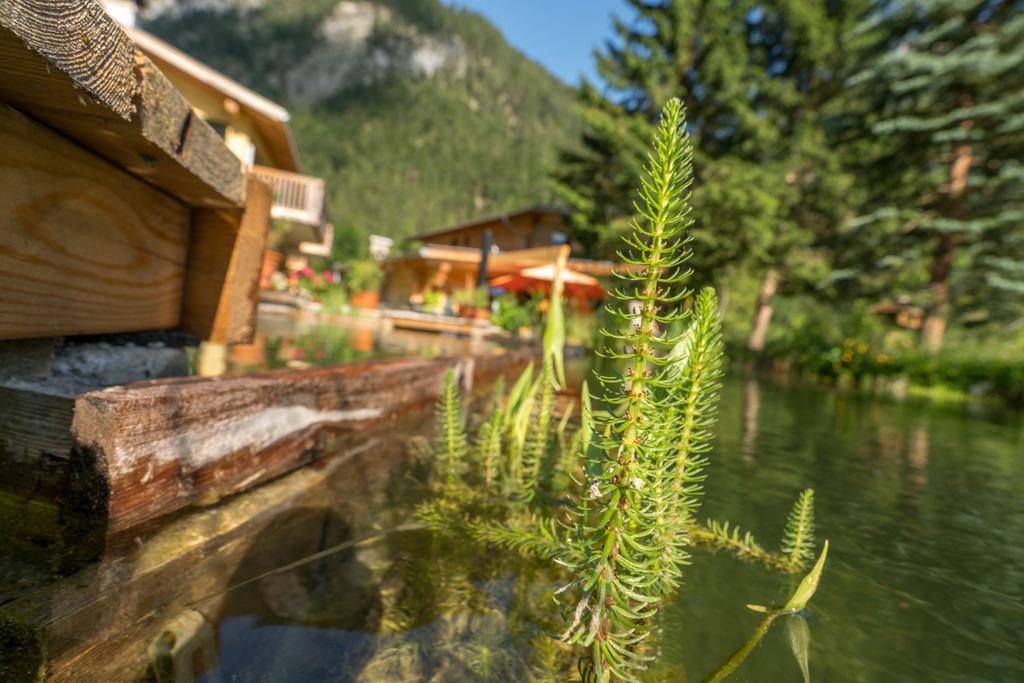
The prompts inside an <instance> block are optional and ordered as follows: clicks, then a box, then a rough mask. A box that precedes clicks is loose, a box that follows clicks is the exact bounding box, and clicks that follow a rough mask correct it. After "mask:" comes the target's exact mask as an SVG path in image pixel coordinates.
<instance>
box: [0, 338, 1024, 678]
mask: <svg viewBox="0 0 1024 683" xmlns="http://www.w3.org/2000/svg"><path fill="white" fill-rule="evenodd" d="M267 344H268V347H269V346H270V341H269V338H268V341H267ZM293 346H294V344H293ZM755 405H756V408H754V407H752V406H755ZM717 429H718V437H717V440H716V445H715V449H714V452H713V454H712V456H711V464H710V466H709V470H708V474H709V476H708V480H707V483H706V486H707V489H708V496H707V501H706V503H705V508H704V510H702V515H707V516H710V517H712V518H731V519H737V520H743V521H744V522H749V524H750V527H751V529H750V530H751V531H752V532H753V533H754V534H755V535H756V536H757V537H758V539H759V540H760V541H761V542H762V543H764V544H765V545H768V546H776V545H777V544H778V541H779V536H780V534H781V529H779V528H775V526H774V525H775V524H776V523H777V522H778V520H780V519H782V518H784V517H785V514H786V512H787V511H788V508H789V506H790V504H791V503H792V500H793V499H795V497H796V495H797V493H798V492H799V491H800V490H801V489H802V488H803V487H804V486H805V485H811V486H814V487H815V489H816V496H815V498H816V504H817V515H816V518H817V521H818V526H819V529H818V533H819V539H824V538H829V539H830V540H831V544H832V551H831V552H830V557H829V564H828V566H827V567H826V569H825V575H824V578H823V580H822V584H821V587H820V589H819V591H818V593H817V594H816V596H815V598H814V601H813V603H812V604H811V609H810V610H809V612H808V613H807V614H805V615H802V616H801V617H800V618H799V619H801V620H802V619H804V618H806V622H803V621H790V622H787V624H786V628H776V629H774V630H773V631H771V632H769V633H768V634H767V636H766V637H765V638H764V640H763V642H762V643H761V645H760V646H759V647H758V648H757V649H756V650H755V651H754V653H753V654H752V655H751V658H750V659H749V660H748V661H747V663H746V664H745V665H744V666H743V668H741V669H740V671H739V672H738V674H737V676H736V678H735V680H739V681H743V680H746V681H794V680H797V681H799V680H801V679H802V678H804V676H805V674H804V673H803V669H804V667H805V666H806V667H808V670H809V672H810V675H811V679H812V680H819V681H929V682H931V681H938V682H944V681H948V682H953V681H958V682H959V681H975V680H979V681H1010V680H1024V660H1022V659H1021V657H1020V652H1022V651H1024V635H1022V631H1021V629H1020V623H1021V622H1020V615H1021V614H1024V592H1022V591H1021V586H1022V585H1024V548H1022V546H1021V545H1020V544H1019V543H1017V542H1016V541H1017V540H1018V539H1020V538H1022V537H1024V497H1022V496H1021V495H1020V491H1021V490H1022V488H1024V464H1022V461H1021V452H1020V450H1019V444H1020V443H1021V438H1022V435H1024V428H1022V424H1021V421H1020V420H1019V418H1016V417H1007V416H998V415H997V416H990V417H986V416H965V415H963V414H960V413H958V412H955V411H949V410H948V409H940V408H929V407H921V406H915V405H913V404H895V403H879V402H871V401H867V400H862V399H859V398H847V399H843V400H835V397H834V395H833V394H829V393H827V392H822V391H818V390H800V389H787V388H782V387H779V386H775V385H772V384H767V383H765V384H761V385H760V386H756V385H755V387H754V388H751V386H750V384H749V383H745V382H733V383H727V384H726V386H725V388H724V390H723V396H722V411H721V419H720V422H719V424H718V427H717ZM384 443H385V442H381V444H380V445H375V446H372V447H369V448H368V449H367V450H366V451H365V453H364V454H363V455H362V456H360V457H353V458H352V459H350V460H344V457H345V456H341V457H339V458H336V459H335V460H334V462H335V464H334V465H325V466H326V467H327V468H328V469H327V470H325V471H323V472H317V471H313V470H309V469H307V470H305V471H301V472H297V473H295V474H293V475H289V476H288V477H285V478H284V479H282V480H279V481H278V482H275V483H272V484H269V485H267V486H264V487H260V488H258V489H256V490H254V491H252V492H249V493H246V494H243V495H240V496H236V497H234V498H233V499H231V500H229V501H227V502H225V503H224V504H222V505H221V506H219V507H216V508H210V509H209V510H206V511H203V512H202V513H199V514H196V515H194V516H192V517H191V518H189V519H188V520H183V521H181V522H179V523H176V524H179V526H178V527H173V528H172V529H171V531H168V532H165V533H164V534H163V535H162V536H161V537H160V538H162V540H160V539H159V538H158V539H153V540H150V541H147V542H145V543H143V544H141V545H140V546H139V547H138V548H137V549H136V550H134V551H133V552H132V553H131V554H130V555H129V556H128V557H127V558H126V559H120V560H117V561H111V562H110V563H109V564H108V565H106V566H105V567H104V568H103V569H102V570H93V571H92V573H91V574H90V573H89V572H83V574H82V575H80V576H78V577H71V578H70V579H68V580H67V581H66V582H65V583H62V584H61V588H60V589H59V590H54V591H52V592H50V593H48V594H47V595H48V596H49V597H48V602H44V603H43V607H44V608H45V609H44V611H46V612H47V613H50V614H59V615H61V616H60V618H59V619H58V620H57V622H56V623H57V625H56V626H54V627H52V628H51V629H50V630H49V631H47V635H46V637H47V638H48V639H49V640H48V641H47V646H48V648H49V656H50V657H51V658H53V661H56V662H58V663H59V662H64V663H65V664H66V663H68V662H73V663H74V666H78V667H82V666H84V665H85V663H86V662H88V664H89V666H101V664H102V671H103V673H104V676H105V677H100V678H96V677H93V678H89V677H81V676H79V677H78V678H75V677H74V676H73V675H70V674H67V671H68V670H67V669H65V677H64V679H63V680H75V681H77V680H111V681H113V680H132V678H130V677H125V676H124V675H123V673H124V672H125V671H136V672H137V671H138V670H139V666H140V664H144V663H145V657H146V651H147V648H148V646H149V645H150V644H151V643H152V641H153V639H154V638H155V637H156V635H157V633H158V631H157V630H156V628H157V626H159V625H162V624H165V623H167V622H168V621H170V620H172V619H173V618H175V617H176V616H177V615H180V614H182V613H184V612H185V611H187V610H190V609H194V610H196V611H197V612H199V613H201V614H202V615H203V617H204V618H205V619H207V620H208V621H209V623H210V624H211V625H212V627H213V629H214V630H215V632H216V642H217V650H218V652H217V656H216V658H215V659H216V663H215V665H214V666H212V668H208V670H206V671H205V672H203V680H205V681H208V682H209V683H218V682H220V681H225V682H226V681H233V680H240V681H245V680H268V681H289V682H290V681H299V682H303V681H317V682H319V681H359V682H360V683H376V682H381V681H426V680H436V681H474V682H475V681H519V680H529V679H530V677H531V675H532V673H531V672H537V671H539V670H542V669H544V668H545V667H546V666H548V667H550V665H551V664H552V663H554V664H558V663H559V662H561V661H564V652H563V651H561V650H560V649H559V646H558V644H557V643H556V642H555V641H554V640H553V639H551V638H549V637H547V634H552V633H556V634H557V633H558V632H559V629H560V627H562V622H561V620H560V616H559V615H558V613H557V610H556V608H555V606H554V604H553V601H552V597H551V596H552V593H553V592H554V590H555V589H557V588H558V585H557V583H555V582H554V581H553V577H552V576H551V575H550V574H548V573H547V572H546V570H545V569H544V568H542V567H536V566H533V565H530V564H527V563H523V562H521V561H519V560H516V559H515V558H510V557H508V556H506V555H503V554H501V553H495V552H488V551H485V550H481V549H479V548H477V547H474V546H473V545H472V544H470V543H465V542H457V541H452V542H448V541H443V540H441V539H438V538H435V537H432V536H430V535H429V534H427V533H425V532H423V531H421V530H409V529H408V528H407V525H408V523H409V514H410V511H411V509H412V507H413V506H414V505H415V504H416V503H417V501H418V498H419V497H420V496H422V495H423V492H422V489H421V488H420V487H419V486H418V484H417V482H418V481H421V480H422V479H423V476H424V471H423V468H424V467H425V465H424V464H423V463H415V462H407V461H400V460H399V459H398V458H396V457H394V454H391V455H387V454H386V452H385V450H384V449H383V444H384ZM748 452H749V453H750V454H751V455H753V456H754V460H753V461H748V460H746V454H747V453H748ZM400 462H401V464H399V463H400ZM296 482H305V483H304V484H302V485H301V486H300V485H299V484H298V483H296ZM274 491H280V492H283V493H279V494H273V492H274ZM272 494H273V495H272ZM275 496H276V497H275ZM229 511H231V512H230V513H229ZM174 529H176V530H174ZM396 529H402V530H397V531H396ZM172 531H173V533H172ZM367 538H377V539H378V540H376V541H374V542H365V543H359V544H355V545H351V546H345V548H344V549H343V550H342V551H341V552H337V553H332V554H330V555H328V556H326V557H323V558H320V559H317V560H315V561H312V562H306V563H303V564H300V565H297V566H294V567H292V568H288V569H285V570H283V571H275V570H276V569H278V568H280V567H285V566H287V565H289V564H291V563H295V562H296V561H298V560H301V559H303V558H307V557H309V556H310V555H313V554H315V553H316V552H318V551H319V550H322V549H325V548H332V547H334V546H336V545H337V544H339V543H346V542H348V541H352V540H358V539H367ZM90 577H92V578H90ZM255 577H261V578H257V579H256V580H252V579H254V578H255ZM90 581H92V582H93V583H90ZM686 584H687V586H688V590H686V591H684V592H683V593H682V594H681V595H680V596H679V598H678V599H677V600H676V601H675V602H673V603H672V604H671V605H670V606H669V607H668V609H667V610H666V613H665V615H664V632H665V633H666V635H667V637H666V638H665V640H664V641H663V643H662V647H663V663H662V667H663V670H665V671H674V672H676V674H674V675H673V677H672V678H671V680H697V679H698V678H699V676H700V675H701V674H704V673H707V672H709V671H711V670H713V669H714V668H715V667H716V666H718V665H719V664H720V663H721V662H722V661H723V660H724V659H725V658H727V657H728V655H729V654H730V652H731V651H732V650H733V649H734V648H735V645H736V643H741V642H744V641H745V640H746V639H747V638H748V636H749V635H750V633H751V631H752V630H753V628H754V627H755V625H756V624H757V623H758V621H759V619H760V615H757V614H754V613H753V612H751V611H749V610H747V609H746V608H745V607H744V605H745V604H747V603H752V602H753V603H763V602H764V601H765V600H766V597H767V596H772V595H775V596H777V597H779V598H781V597H783V596H784V595H785V594H787V593H788V592H789V589H791V586H788V585H786V584H785V582H784V581H780V580H779V577H778V576H775V575H771V574H768V573H766V572H765V571H764V570H763V569H761V568H760V567H757V566H752V565H748V564H744V563H742V562H738V561H736V560H735V559H733V558H732V557H730V556H727V555H723V554H719V555H708V554H705V553H702V552H696V553H695V555H694V558H693V564H692V565H691V566H690V567H689V569H688V571H687V574H686ZM226 589H229V590H226ZM225 591H226V592H225ZM97 596H99V597H97ZM3 609H5V608H0V614H2V612H3ZM110 662H114V663H113V664H109V663H110ZM108 664H109V665H108ZM114 664H117V666H115V665H114ZM78 671H79V672H81V671H82V669H81V668H79V669H78ZM58 680H60V679H59V678H58Z"/></svg>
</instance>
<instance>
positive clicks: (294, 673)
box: [215, 508, 381, 681]
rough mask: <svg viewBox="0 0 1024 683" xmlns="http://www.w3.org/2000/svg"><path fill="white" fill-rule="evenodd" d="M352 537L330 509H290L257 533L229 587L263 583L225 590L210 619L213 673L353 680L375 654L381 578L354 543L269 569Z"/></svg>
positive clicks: (254, 677) (338, 516)
mask: <svg viewBox="0 0 1024 683" xmlns="http://www.w3.org/2000/svg"><path fill="white" fill-rule="evenodd" d="M351 540H353V529H352V527H351V526H350V525H349V523H348V522H347V521H346V520H345V519H344V518H343V517H342V516H341V515H340V514H339V511H338V510H336V509H332V508H299V509H293V510H288V511H287V512H285V513H283V514H282V515H280V516H279V517H278V518H277V519H275V520H274V522H273V523H272V524H271V525H269V526H268V528H267V529H265V530H263V531H262V532H260V534H259V535H257V536H256V537H255V538H254V539H253V540H252V543H251V545H250V546H249V550H248V551H247V553H246V555H245V557H244V558H243V559H242V560H241V562H240V563H239V564H238V567H237V569H236V570H235V572H234V574H233V575H232V577H231V579H230V581H229V582H228V583H229V585H231V586H239V585H240V584H242V583H243V582H245V581H248V580H251V578H252V577H257V576H258V577H261V578H259V579H257V580H255V581H253V582H252V584H251V585H247V586H244V587H242V588H240V589H237V590H233V591H231V592H230V593H229V594H228V595H227V599H226V600H225V601H224V603H223V604H222V605H221V607H220V609H219V610H218V612H217V614H216V617H215V620H216V623H217V624H218V625H219V628H218V634H219V641H220V643H221V648H220V658H219V659H220V664H219V670H220V671H221V672H230V675H231V677H242V678H243V679H259V678H263V679H265V680H308V681H322V680H355V678H356V677H357V676H358V674H359V672H360V671H361V670H362V668H363V666H365V664H366V662H367V661H369V658H370V657H371V656H372V655H373V652H374V648H375V645H376V643H375V639H374V637H373V634H374V633H376V632H377V631H378V630H379V627H380V616H381V596H380V589H379V581H380V577H378V576H375V575H374V572H373V571H372V570H371V569H370V568H369V567H368V566H367V564H366V563H365V562H364V561H363V559H362V558H361V557H360V551H359V548H358V546H356V547H351V546H349V547H346V548H344V549H343V550H341V551H340V552H336V553H332V554H329V555H327V556H325V557H321V558H319V559H316V560H314V561H312V562H308V563H305V564H302V565H300V566H298V567H295V568H293V569H289V570H287V571H274V570H276V569H277V568H278V567H279V566H280V563H281V560H282V559H283V558H303V557H309V556H311V555H315V554H317V553H319V552H321V551H324V550H326V549H328V548H331V547H334V546H338V545H341V544H344V543H345V542H346V541H351ZM323 652H329V653H330V654H331V656H330V657H327V658H325V657H324V656H323V654H322V653H323ZM229 680H230V679H229Z"/></svg>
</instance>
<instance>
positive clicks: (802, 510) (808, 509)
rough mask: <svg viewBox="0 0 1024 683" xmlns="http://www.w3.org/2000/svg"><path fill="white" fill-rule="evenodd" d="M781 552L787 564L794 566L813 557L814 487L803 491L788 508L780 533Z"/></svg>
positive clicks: (799, 565) (797, 566)
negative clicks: (783, 527)
mask: <svg viewBox="0 0 1024 683" xmlns="http://www.w3.org/2000/svg"><path fill="white" fill-rule="evenodd" d="M782 553H783V555H784V556H785V558H786V562H787V564H789V565H790V566H791V567H796V568H801V567H803V566H804V565H806V564H807V563H808V562H809V561H810V560H811V558H812V557H814V489H806V490H805V491H803V492H802V493H801V494H800V497H799V498H797V501H796V503H795V504H794V505H793V509H792V510H790V512H789V517H788V518H787V519H786V530H785V531H784V532H783V534H782Z"/></svg>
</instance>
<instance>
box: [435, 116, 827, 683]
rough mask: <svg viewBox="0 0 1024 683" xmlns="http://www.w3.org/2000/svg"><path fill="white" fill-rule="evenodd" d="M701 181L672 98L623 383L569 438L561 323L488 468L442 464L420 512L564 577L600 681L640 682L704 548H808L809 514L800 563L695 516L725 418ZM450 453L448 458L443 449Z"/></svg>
mask: <svg viewBox="0 0 1024 683" xmlns="http://www.w3.org/2000/svg"><path fill="white" fill-rule="evenodd" d="M690 180H691V172H690V152H689V147H688V144H687V140H686V136H685V134H684V129H683V109H682V105H681V103H680V102H679V101H678V100H671V101H670V102H669V104H668V105H666V107H665V110H664V112H663V114H662V118H661V122H660V124H659V128H658V135H657V137H656V138H655V142H654V146H653V149H652V152H651V154H650V156H649V160H648V164H647V166H646V172H645V175H644V176H643V178H642V181H641V190H640V199H639V201H638V209H637V211H638V215H637V217H636V218H635V219H634V221H633V223H632V225H633V228H632V233H631V234H630V235H629V236H628V237H627V238H626V240H625V243H626V245H627V247H628V249H629V253H628V254H623V256H622V258H623V259H624V260H625V261H626V262H628V263H629V264H631V266H632V267H631V268H629V269H626V270H624V271H623V272H622V273H621V275H620V276H619V277H620V280H621V286H620V287H619V288H617V289H615V291H614V296H613V301H612V304H611V305H610V306H609V320H611V321H612V323H611V324H610V325H609V326H608V327H607V328H606V329H605V330H604V331H603V333H604V335H605V337H606V338H607V339H608V342H609V343H608V344H607V345H606V346H605V347H604V349H603V351H602V352H603V353H604V354H605V356H606V358H607V360H609V361H610V369H609V370H607V371H606V372H608V373H610V374H603V375H596V377H597V380H598V382H599V383H600V385H601V392H600V397H599V403H597V405H592V396H591V393H590V390H589V387H588V386H587V384H586V383H585V384H584V386H583V389H582V393H581V410H580V428H579V429H578V430H577V431H576V432H575V434H573V435H572V436H571V437H570V436H569V435H567V434H566V433H565V432H566V430H567V429H568V425H569V422H568V418H566V417H565V415H564V414H563V415H562V418H561V420H559V421H558V422H557V424H556V417H557V416H556V414H555V401H554V396H555V391H556V389H557V388H558V386H560V381H559V378H557V377H556V374H557V371H556V369H555V368H556V363H555V359H556V358H558V357H560V356H561V355H562V353H563V349H562V343H563V337H562V335H561V334H559V325H560V321H557V320H556V321H554V322H549V327H548V331H549V333H548V334H546V335H545V344H544V350H543V362H542V365H541V370H540V372H539V373H535V372H534V370H533V368H532V366H531V367H528V368H527V369H526V370H525V371H524V372H523V373H522V374H521V375H520V377H519V378H518V380H517V381H516V382H515V383H514V384H513V386H512V389H511V391H510V392H509V395H508V397H507V398H506V399H504V400H502V398H503V397H498V396H495V397H494V398H492V401H491V403H492V407H491V410H492V411H493V413H492V415H491V416H490V417H489V418H486V419H485V420H484V421H483V423H482V426H481V429H480V432H479V434H478V436H477V438H476V440H475V444H476V451H477V453H476V454H475V457H474V458H473V459H472V460H473V461H474V462H476V463H479V464H480V465H479V471H476V472H474V471H472V470H468V471H458V470H456V468H450V467H449V468H445V469H443V471H442V472H441V475H444V476H446V477H447V478H446V480H445V481H446V485H445V494H446V495H445V496H444V497H443V498H441V499H433V500H430V501H429V502H427V503H424V504H423V505H422V506H421V507H420V508H419V510H418V511H417V517H418V519H419V520H420V521H421V522H422V523H423V524H425V525H426V526H428V527H429V528H430V529H432V530H434V531H435V532H436V533H438V534H440V535H443V536H444V537H446V538H451V539H456V538H472V539H474V540H475V541H477V542H479V543H482V544H486V545H488V546H491V547H493V548H496V549H504V550H507V551H511V552H514V553H517V554H519V555H523V556H526V557H532V558H538V559H543V560H549V561H551V560H553V561H554V562H555V563H556V566H558V567H562V568H564V570H565V571H566V572H567V573H568V576H567V577H566V578H567V580H568V582H567V583H566V584H565V585H564V587H563V588H562V589H561V590H560V591H559V593H560V594H561V595H563V596H564V597H563V598H562V601H563V604H564V610H565V617H566V621H567V622H568V628H567V629H566V630H565V633H564V635H563V638H562V640H563V641H564V642H567V643H571V644H573V645H576V646H578V647H579V648H582V649H584V650H585V651H586V652H587V653H588V654H587V655H586V656H585V657H583V658H581V660H580V665H579V666H580V668H581V670H583V671H585V672H587V673H586V674H585V675H586V677H587V678H588V680H590V679H591V678H592V679H593V680H597V681H610V680H612V679H614V680H623V681H634V680H639V679H640V677H641V676H642V675H643V671H644V670H645V669H646V668H647V665H648V663H649V662H650V661H652V660H653V658H654V656H653V653H654V652H655V648H654V645H653V644H652V643H650V642H649V640H650V639H651V636H652V633H653V632H652V629H653V626H654V624H656V623H657V619H656V617H658V615H659V612H660V610H661V608H662V606H663V604H664V603H665V601H666V600H667V599H668V598H670V597H671V596H672V595H673V594H674V592H675V591H677V590H678V588H679V586H680V584H681V566H682V565H683V564H685V563H686V562H687V561H688V558H689V556H688V550H689V548H690V546H691V543H700V544H702V545H705V546H708V547H712V548H716V549H717V548H721V549H725V550H727V551H729V552H732V553H734V554H736V555H737V556H739V557H741V558H744V559H750V560H756V561H760V562H762V563H764V564H765V565H767V566H769V567H771V568H773V569H777V570H781V571H784V572H793V571H796V570H797V562H796V560H794V559H793V557H798V556H801V553H802V552H803V550H802V549H803V548H805V547H806V546H807V542H808V539H809V518H810V513H809V511H808V512H806V513H805V514H803V515H802V516H801V518H800V522H799V524H798V525H797V526H796V529H797V531H796V532H794V536H793V539H794V540H793V541H792V543H793V544H794V545H793V547H794V548H799V549H800V551H799V552H797V551H796V550H793V551H792V556H790V555H787V556H783V555H780V554H778V553H771V552H769V551H767V550H765V549H764V548H763V547H762V546H760V545H759V544H757V542H756V541H755V540H754V539H753V537H751V536H750V535H749V534H746V535H740V533H739V532H738V531H736V530H734V528H733V527H731V526H730V525H728V524H726V523H721V524H718V523H709V525H708V526H706V527H705V526H701V525H699V524H698V523H697V522H696V521H695V519H694V513H695V512H696V510H697V508H698V505H699V501H700V496H701V494H702V489H701V481H702V480H703V476H704V474H703V467H704V463H705V461H706V457H707V456H706V454H707V451H708V449H709V447H710V443H711V427H712V425H713V424H714V420H715V416H716V411H717V396H718V391H719V379H720V377H721V355H722V342H721V329H720V321H719V316H718V310H717V301H716V298H715V295H714V293H713V292H712V291H711V290H710V289H705V290H703V291H701V292H700V293H699V294H698V295H697V296H696V298H695V299H693V304H692V306H691V307H690V308H689V309H686V308H684V302H686V301H689V300H690V293H689V291H688V290H687V289H686V288H685V286H684V281H685V279H686V277H687V275H688V273H687V271H686V270H685V267H684V264H685V261H686V259H687V258H689V250H688V248H687V243H688V241H689V234H688V232H687V231H688V228H689V226H690V223H691V220H690V218H689V207H688V205H687V192H688V187H689V183H690ZM549 316H558V317H559V318H560V317H562V315H561V310H560V308H559V307H557V306H552V307H550V308H549ZM677 329H679V330H680V331H679V332H678V333H677V332H675V331H674V330H677ZM552 330H553V331H552ZM453 391H454V388H452V389H450V390H449V389H446V396H448V395H449V394H450V393H452V392H453ZM452 403H453V402H452V400H451V399H450V398H448V399H444V400H442V401H441V402H440V403H439V408H438V431H439V432H442V431H444V430H446V429H447V430H448V431H452V430H451V428H450V426H451V425H452V424H453V421H454V420H453V418H452V417H451V413H452V411H451V408H450V406H451V405H452ZM459 417H460V418H461V416H459ZM456 433H461V432H459V431H458V430H456ZM499 433H500V434H501V438H497V437H496V436H495V435H496V434H499ZM438 453H440V454H441V455H442V458H441V459H442V461H443V455H444V453H445V450H444V448H438ZM495 460H500V462H499V464H498V465H497V466H494V462H495ZM545 462H549V463H552V467H551V469H554V467H555V463H560V465H558V467H560V468H563V469H564V470H565V471H566V472H567V473H568V474H569V476H568V477H564V478H556V477H554V476H546V474H545V467H544V463H545ZM549 471H550V470H549ZM453 472H454V474H451V473H453ZM481 482H482V483H483V486H477V485H476V484H478V483H481ZM560 482H565V483H568V485H569V487H570V489H569V490H568V491H566V490H565V489H564V488H559V487H560V486H562V485H563V483H560ZM495 484H500V485H495ZM567 494H568V495H567ZM527 503H530V504H527ZM805 507H806V505H805ZM552 508H554V511H553V512H554V514H551V509H552ZM803 594H806V591H805V592H804V593H803ZM766 628H767V627H766ZM548 654H551V653H548ZM743 656H745V655H743ZM741 660H742V657H740V658H739V659H735V658H734V659H733V660H731V661H732V664H731V665H730V666H733V667H735V666H738V661H741Z"/></svg>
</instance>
